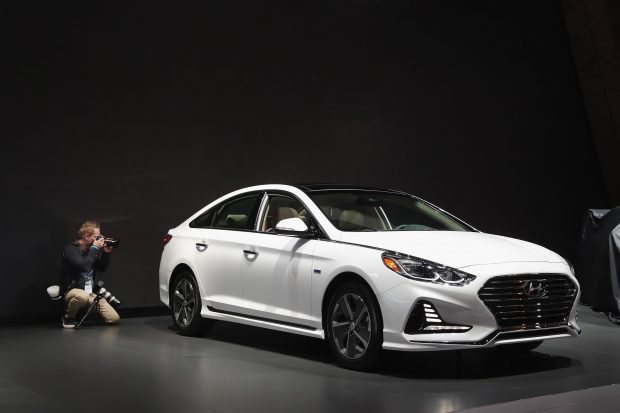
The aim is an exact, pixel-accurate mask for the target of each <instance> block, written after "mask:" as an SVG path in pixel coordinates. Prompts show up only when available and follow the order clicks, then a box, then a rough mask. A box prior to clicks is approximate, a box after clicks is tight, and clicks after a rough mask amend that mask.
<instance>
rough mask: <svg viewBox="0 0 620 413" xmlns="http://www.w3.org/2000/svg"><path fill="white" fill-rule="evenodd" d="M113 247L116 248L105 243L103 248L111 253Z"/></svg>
mask: <svg viewBox="0 0 620 413" xmlns="http://www.w3.org/2000/svg"><path fill="white" fill-rule="evenodd" d="M113 249H114V247H108V246H107V245H104V246H103V250H104V251H105V252H107V253H108V254H109V253H110V252H112V250H113Z"/></svg>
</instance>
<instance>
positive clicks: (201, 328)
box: [171, 271, 213, 336]
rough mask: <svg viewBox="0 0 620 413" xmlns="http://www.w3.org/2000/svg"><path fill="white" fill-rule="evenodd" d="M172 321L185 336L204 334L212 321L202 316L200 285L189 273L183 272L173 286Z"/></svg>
mask: <svg viewBox="0 0 620 413" xmlns="http://www.w3.org/2000/svg"><path fill="white" fill-rule="evenodd" d="M171 299H172V306H171V309H172V321H174V325H175V326H176V327H177V329H178V330H179V333H181V334H183V335H184V336H196V335H200V334H202V333H204V332H205V331H206V330H207V329H208V328H209V327H210V326H211V324H212V322H213V321H212V320H207V319H204V318H202V317H201V316H200V310H201V308H202V304H201V303H200V294H199V293H198V284H197V283H196V279H195V278H194V275H193V274H192V273H191V272H189V271H183V272H181V273H180V274H179V275H178V276H177V277H176V278H175V280H174V283H173V286H172V295H171Z"/></svg>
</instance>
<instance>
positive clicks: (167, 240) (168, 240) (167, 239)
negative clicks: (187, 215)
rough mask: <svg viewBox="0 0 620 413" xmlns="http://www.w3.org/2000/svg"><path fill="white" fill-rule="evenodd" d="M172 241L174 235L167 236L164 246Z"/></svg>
mask: <svg viewBox="0 0 620 413" xmlns="http://www.w3.org/2000/svg"><path fill="white" fill-rule="evenodd" d="M171 239H172V235H170V234H166V236H165V237H164V246H166V244H167V243H169V242H170V240H171Z"/></svg>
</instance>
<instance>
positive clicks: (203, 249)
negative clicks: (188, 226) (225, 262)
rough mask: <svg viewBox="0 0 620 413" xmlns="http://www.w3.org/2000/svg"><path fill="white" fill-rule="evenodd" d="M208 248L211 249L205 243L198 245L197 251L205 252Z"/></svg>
mask: <svg viewBox="0 0 620 413" xmlns="http://www.w3.org/2000/svg"><path fill="white" fill-rule="evenodd" d="M207 248H209V246H208V245H207V244H205V243H204V242H197V243H196V249H197V250H198V252H204V251H205V250H206V249H207Z"/></svg>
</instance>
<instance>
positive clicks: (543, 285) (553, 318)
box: [478, 274, 577, 331]
mask: <svg viewBox="0 0 620 413" xmlns="http://www.w3.org/2000/svg"><path fill="white" fill-rule="evenodd" d="M576 295H577V286H576V285H575V283H573V281H571V279H570V278H568V277H567V276H566V275H562V274H518V275H507V276H501V277H495V278H491V279H490V280H489V281H487V282H486V284H484V287H482V288H481V289H480V291H479V292H478V296H479V297H480V299H481V300H482V301H483V302H484V303H485V304H486V306H487V307H489V309H490V310H491V312H492V313H493V315H494V316H495V319H496V320H497V323H498V325H499V328H500V330H502V331H505V330H523V329H535V328H549V327H558V326H562V325H566V324H568V317H569V315H570V310H571V308H572V307H573V304H574V302H575V297H576Z"/></svg>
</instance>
